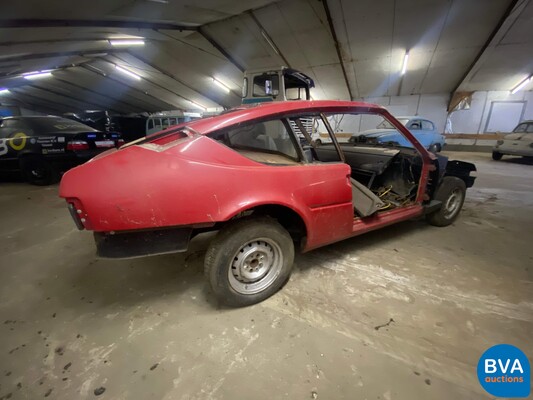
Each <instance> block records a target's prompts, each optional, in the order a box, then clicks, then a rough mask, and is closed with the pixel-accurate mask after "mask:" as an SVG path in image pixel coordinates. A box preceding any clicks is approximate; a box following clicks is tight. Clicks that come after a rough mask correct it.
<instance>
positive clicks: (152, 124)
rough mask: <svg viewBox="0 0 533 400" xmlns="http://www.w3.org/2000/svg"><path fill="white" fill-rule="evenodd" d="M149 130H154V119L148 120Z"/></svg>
mask: <svg viewBox="0 0 533 400" xmlns="http://www.w3.org/2000/svg"><path fill="white" fill-rule="evenodd" d="M148 129H154V120H153V119H149V120H148Z"/></svg>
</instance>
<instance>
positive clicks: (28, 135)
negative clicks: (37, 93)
mask: <svg viewBox="0 0 533 400" xmlns="http://www.w3.org/2000/svg"><path fill="white" fill-rule="evenodd" d="M123 143H124V142H123V141H122V139H121V137H120V134H118V133H113V132H101V131H98V130H96V129H94V128H91V127H90V126H87V125H85V124H82V123H80V122H76V121H72V120H70V119H66V118H60V117H54V116H44V117H8V118H4V119H1V120H0V172H2V173H4V174H5V173H13V172H22V174H23V176H24V178H25V179H26V180H27V181H28V182H30V183H33V184H35V185H48V184H51V183H54V182H56V181H58V180H59V177H60V173H61V172H63V171H66V170H68V169H69V168H72V167H74V166H76V165H79V164H82V163H84V162H85V161H87V160H89V159H91V158H92V157H94V156H95V155H97V154H99V153H101V152H102V151H105V150H107V149H109V148H112V147H118V146H120V145H122V144H123Z"/></svg>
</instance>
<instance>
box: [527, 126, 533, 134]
mask: <svg viewBox="0 0 533 400" xmlns="http://www.w3.org/2000/svg"><path fill="white" fill-rule="evenodd" d="M527 133H533V124H528V125H527Z"/></svg>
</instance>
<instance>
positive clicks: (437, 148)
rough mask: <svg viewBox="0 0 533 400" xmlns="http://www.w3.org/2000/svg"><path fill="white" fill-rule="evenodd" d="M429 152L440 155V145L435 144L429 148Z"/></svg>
mask: <svg viewBox="0 0 533 400" xmlns="http://www.w3.org/2000/svg"><path fill="white" fill-rule="evenodd" d="M428 150H429V151H431V152H432V153H439V152H440V151H441V148H440V144H438V143H433V144H432V145H431V146H429V149H428Z"/></svg>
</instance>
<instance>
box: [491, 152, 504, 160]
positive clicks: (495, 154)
mask: <svg viewBox="0 0 533 400" xmlns="http://www.w3.org/2000/svg"><path fill="white" fill-rule="evenodd" d="M502 157H503V154H502V153H500V152H499V151H493V152H492V159H493V160H496V161H499V160H501V159H502Z"/></svg>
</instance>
